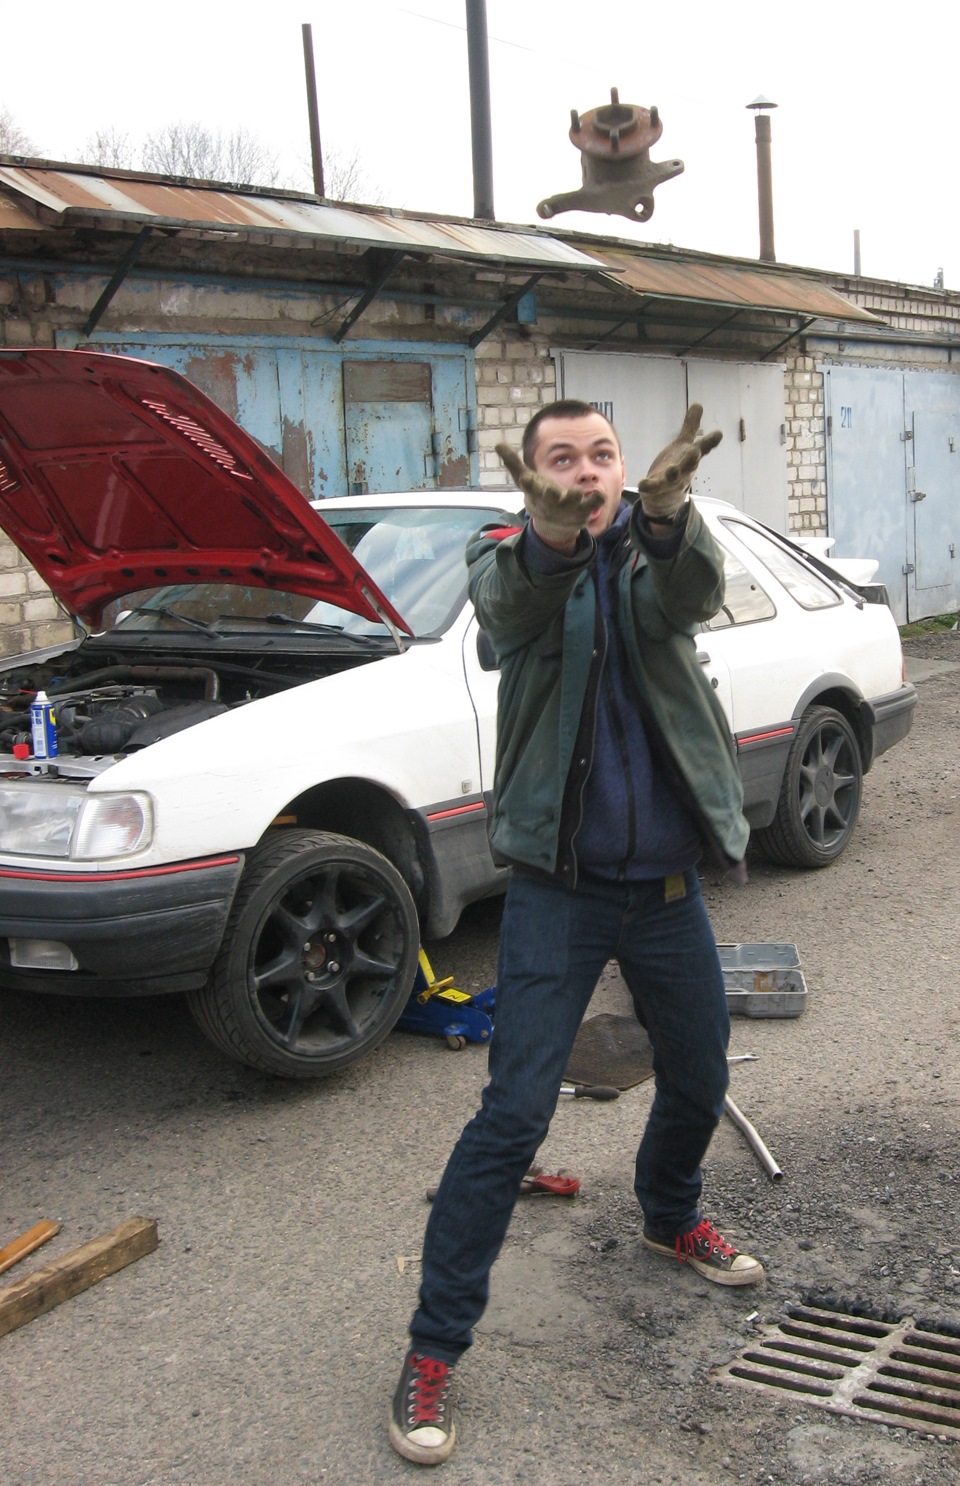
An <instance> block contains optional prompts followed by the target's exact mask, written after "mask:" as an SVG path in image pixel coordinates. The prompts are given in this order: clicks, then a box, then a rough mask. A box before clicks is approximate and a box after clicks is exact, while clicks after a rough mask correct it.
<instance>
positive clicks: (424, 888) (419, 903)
mask: <svg viewBox="0 0 960 1486" xmlns="http://www.w3.org/2000/svg"><path fill="white" fill-rule="evenodd" d="M273 824H274V826H281V827H282V826H298V827H300V828H301V829H304V830H311V831H331V832H333V833H334V834H336V835H339V836H350V837H352V838H353V839H354V840H355V841H362V842H364V844H365V845H367V846H372V847H373V849H374V850H375V851H379V852H380V853H381V855H382V856H385V857H386V858H387V860H388V861H389V862H392V863H393V865H394V866H395V867H396V869H397V871H398V872H399V873H400V876H401V877H402V878H403V879H404V881H405V882H406V884H407V886H408V887H409V889H410V891H411V893H412V894H413V901H414V903H415V904H416V907H417V913H418V915H419V917H420V920H421V922H423V921H424V920H425V919H426V917H427V915H428V910H429V882H430V872H429V851H430V847H429V842H428V837H427V833H426V831H425V830H423V831H421V830H420V829H418V826H417V818H416V816H415V815H414V814H412V813H411V812H410V811H408V810H406V809H404V807H403V806H402V805H401V804H400V802H399V801H398V800H397V799H396V798H395V797H394V796H393V795H392V794H391V793H390V791H389V790H387V789H385V788H384V787H383V786H382V785H379V784H374V783H373V782H372V781H370V780H369V779H358V778H343V779H328V780H324V782H323V783H322V784H317V785H314V786H313V787H312V788H311V789H308V790H305V791H304V792H303V794H301V795H298V796H297V797H296V798H295V799H293V800H291V801H290V803H289V804H288V805H287V806H286V807H285V808H284V809H283V810H282V811H280V812H279V813H278V815H277V816H276V818H275V820H274V822H273Z"/></svg>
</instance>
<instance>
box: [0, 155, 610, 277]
mask: <svg viewBox="0 0 960 1486" xmlns="http://www.w3.org/2000/svg"><path fill="white" fill-rule="evenodd" d="M58 176H59V177H61V178H65V179H69V180H73V178H74V177H77V176H85V177H87V178H88V179H89V180H90V181H91V183H93V182H99V183H101V184H102V185H104V186H106V187H110V186H111V185H114V184H115V185H116V187H117V189H116V190H115V191H113V192H110V193H109V194H110V195H112V196H113V198H114V199H113V201H111V200H109V199H100V200H98V199H96V194H95V192H94V191H93V190H91V191H86V190H85V191H84V195H85V196H86V198H87V199H86V201H85V202H84V203H82V204H81V203H79V202H70V201H68V200H64V194H63V191H62V190H61V192H60V193H58V192H57V190H56V187H55V184H54V181H53V179H51V180H50V182H49V183H47V182H45V180H44V177H51V178H54V177H58ZM73 183H74V185H76V182H75V181H74V182H73ZM122 183H127V184H130V185H141V186H147V187H150V188H155V189H156V190H157V191H158V192H164V193H171V192H172V193H178V192H179V193H189V195H190V197H191V198H195V197H202V196H204V195H208V196H210V197H219V198H221V199H222V200H223V201H225V202H229V201H233V202H236V203H237V210H236V214H235V215H234V216H233V217H229V216H226V215H225V214H224V213H223V212H221V213H220V214H215V215H211V217H210V218H197V217H182V216H176V215H171V214H170V213H168V212H162V211H157V210H155V209H154V208H152V207H151V206H148V205H146V204H145V203H144V202H143V201H140V202H137V201H136V200H135V198H133V197H131V196H124V195H123V193H122V191H121V190H120V187H121V185H122ZM0 190H4V191H7V192H10V193H12V194H15V195H17V196H19V197H21V198H22V199H24V200H26V201H28V202H30V203H31V204H32V205H33V206H34V207H39V208H41V209H43V210H46V211H49V212H52V213H53V214H54V215H55V216H57V217H58V218H59V220H60V221H61V222H62V223H63V224H64V225H68V224H69V223H71V222H73V221H77V220H84V221H90V220H99V221H101V222H102V223H103V225H104V226H105V227H108V228H110V227H116V225H117V224H119V223H121V222H122V223H124V224H126V223H130V224H134V225H136V226H138V227H139V226H142V225H143V224H144V223H145V222H151V223H153V224H154V225H155V226H158V227H166V228H169V229H176V230H178V231H195V232H203V231H209V232H214V233H217V234H218V235H221V234H223V235H227V234H232V235H233V236H235V237H236V236H240V235H244V236H246V235H247V234H254V235H257V236H259V235H262V234H271V235H287V236H289V237H291V238H294V239H295V238H301V239H302V238H303V237H305V236H310V235H315V236H317V237H323V238H327V239H335V240H337V241H339V242H343V243H350V244H351V245H356V246H360V247H370V246H372V245H374V246H375V245H377V243H382V242H383V237H384V231H383V229H381V231H379V232H378V231H377V230H376V226H377V224H378V223H381V224H384V227H387V228H388V227H389V224H391V223H396V226H397V230H396V232H395V233H394V234H393V235H392V236H391V239H390V240H391V242H396V243H398V244H399V243H400V242H402V241H407V242H408V243H409V246H410V248H411V250H412V251H418V250H419V251H422V252H423V251H425V252H429V253H432V254H436V255H437V256H441V257H452V258H459V259H464V258H466V259H477V258H483V259H486V260H488V261H489V260H492V261H495V262H498V263H503V264H505V265H508V266H515V267H518V268H524V267H527V268H541V267H543V266H544V265H545V263H546V262H547V260H548V259H549V258H550V257H551V255H552V256H553V261H552V263H551V264H550V267H551V269H552V270H553V271H557V272H562V271H567V270H572V271H581V272H589V273H598V274H599V273H601V272H605V271H606V272H609V271H610V267H609V265H604V264H602V263H599V262H597V261H596V260H595V259H594V258H592V257H591V256H590V255H589V254H587V253H585V252H584V251H583V250H582V249H581V248H578V247H576V246H575V245H574V244H573V243H567V242H564V241H562V240H561V239H560V238H558V237H557V236H556V235H555V234H554V233H550V232H546V231H544V230H543V229H542V228H538V227H536V226H533V225H519V224H516V225H515V224H509V223H504V222H486V221H478V220H475V219H473V218H468V217H451V216H444V215H442V214H441V213H431V212H408V211H405V210H400V209H397V208H391V207H378V206H365V205H360V204H358V203H356V202H342V201H333V200H331V199H329V198H326V197H320V196H313V195H308V194H306V193H304V192H295V191H286V190H276V189H273V188H264V187H256V186H237V185H233V184H230V183H223V182H214V181H197V180H191V179H189V178H186V177H177V176H161V175H153V174H150V173H148V172H144V171H140V172H138V171H120V170H98V169H93V168H91V167H89V166H87V167H77V166H73V165H71V164H64V165H55V164H54V163H52V162H50V161H36V160H30V159H28V158H26V157H23V156H13V155H0ZM121 198H122V199H121ZM244 199H247V200H248V201H249V208H244V207H243V206H242V202H243V201H244ZM157 204H158V205H160V202H159V201H158V203H157ZM271 205H273V206H274V207H276V208H277V211H278V213H279V212H281V211H282V210H283V208H285V207H287V208H289V209H290V212H289V213H288V216H289V215H290V214H292V213H297V214H298V215H300V216H301V218H302V220H301V222H300V223H298V224H296V225H294V224H292V223H291V222H290V221H283V220H279V219H278V218H276V217H275V218H274V219H272V220H271V218H270V207H271ZM138 206H139V207H140V208H141V209H140V210H137V207H138ZM241 210H249V212H250V214H251V216H257V215H259V217H260V220H259V221H257V220H249V219H248V220H238V218H239V216H240V211H241ZM311 216H316V217H317V225H318V227H319V226H320V225H321V224H322V223H323V222H327V223H328V224H329V222H330V219H331V217H334V216H336V217H340V218H343V217H348V218H349V217H352V218H354V219H356V220H357V223H358V228H357V231H356V232H351V231H350V230H349V229H347V230H345V231H344V230H333V231H331V230H330V226H329V225H328V226H327V228H326V230H318V231H317V232H316V233H315V234H311V233H310V230H309V218H310V217H311ZM365 222H368V223H369V224H370V228H371V230H370V231H367V232H365V231H364V230H363V226H362V224H363V223H365ZM341 226H342V224H341ZM405 226H409V228H410V229H411V230H410V231H409V233H405V232H404V230H403V229H404V227H405ZM420 226H422V228H423V229H424V232H425V234H426V235H428V236H429V235H430V234H431V232H432V233H436V234H440V233H443V232H449V233H450V234H451V240H450V241H449V242H441V241H438V240H437V238H436V237H432V238H431V240H430V241H429V242H426V243H421V242H419V241H417V231H416V229H417V227H420ZM458 232H459V234H460V235H461V237H462V238H463V239H464V240H463V241H461V242H457V241H456V240H455V239H456V235H457V233H458ZM498 237H499V238H500V239H507V238H509V239H511V240H512V241H511V244H510V246H509V247H508V246H507V245H506V243H504V245H503V246H504V251H503V252H498V251H497V246H498V244H497V238H498ZM470 238H475V239H476V241H475V243H473V244H471V242H470V241H469V239H470ZM411 239H412V240H411ZM518 244H519V251H518V247H517V245H518ZM525 245H529V250H528V251H526V252H525V251H523V248H524V246H525Z"/></svg>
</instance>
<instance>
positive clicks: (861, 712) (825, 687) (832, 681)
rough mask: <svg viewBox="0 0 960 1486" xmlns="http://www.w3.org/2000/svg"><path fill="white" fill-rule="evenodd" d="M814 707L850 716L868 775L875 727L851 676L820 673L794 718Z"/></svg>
mask: <svg viewBox="0 0 960 1486" xmlns="http://www.w3.org/2000/svg"><path fill="white" fill-rule="evenodd" d="M810 707H832V708H833V709H834V711H835V712H839V713H840V714H841V716H842V717H845V718H846V719H847V722H848V723H849V724H850V726H851V727H852V728H853V734H854V737H855V738H856V740H857V747H858V748H859V750H860V762H861V765H862V767H863V772H864V774H866V772H867V770H868V769H869V768H870V765H871V764H872V763H873V729H872V726H871V723H870V719H869V717H868V716H867V714H866V712H865V709H864V707H863V697H862V696H861V695H860V693H859V692H858V691H857V690H856V689H855V688H854V687H852V686H851V685H850V681H849V679H848V678H847V677H846V676H841V675H839V674H836V673H833V674H831V673H829V672H828V673H827V674H825V675H823V676H818V677H817V678H816V680H815V681H812V682H811V683H810V685H809V686H808V687H807V689H806V691H804V692H802V693H801V695H800V698H799V700H798V702H797V705H796V707H795V708H794V713H793V715H794V719H795V720H796V721H799V719H800V718H801V717H802V716H803V714H804V713H805V712H806V711H807V710H808V709H809V708H810Z"/></svg>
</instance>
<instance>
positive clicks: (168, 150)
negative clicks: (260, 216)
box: [142, 120, 279, 186]
mask: <svg viewBox="0 0 960 1486" xmlns="http://www.w3.org/2000/svg"><path fill="white" fill-rule="evenodd" d="M142 162H143V166H144V168H145V169H146V170H152V171H156V172H157V173H158V174H160V175H183V176H190V177H192V178H193V179H194V180H220V181H230V182H231V183H232V184H235V185H241V184H242V185H258V186H273V185H276V183H277V177H278V175H279V168H278V165H277V159H276V156H275V155H271V154H270V152H269V151H268V150H267V149H266V148H265V147H264V146H263V145H262V144H261V143H260V141H259V140H258V139H256V138H255V137H254V136H253V135H252V134H251V133H250V132H249V131H248V130H247V129H244V128H243V127H240V128H238V129H233V130H231V131H230V133H229V134H224V133H223V131H222V130H219V129H218V130H216V131H215V132H214V131H212V130H210V129H205V128H204V126H203V125H202V124H199V123H196V122H184V121H183V120H180V121H178V122H176V123H173V124H167V125H165V127H164V128H163V129H161V130H159V131H158V132H157V133H154V134H148V135H147V137H146V139H145V140H144V144H143V154H142Z"/></svg>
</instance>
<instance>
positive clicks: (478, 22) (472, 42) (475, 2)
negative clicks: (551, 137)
mask: <svg viewBox="0 0 960 1486" xmlns="http://www.w3.org/2000/svg"><path fill="white" fill-rule="evenodd" d="M467 61H468V64H469V69H470V134H471V139H472V143H473V215H474V216H475V217H477V218H479V220H481V221H485V222H493V221H495V220H496V218H495V217H494V215H493V137H492V130H491V126H490V57H489V50H488V45H487V0H467Z"/></svg>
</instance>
